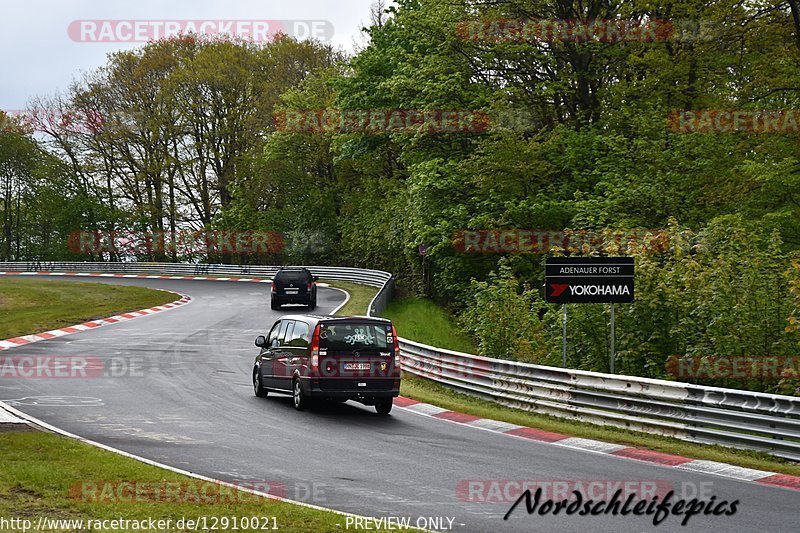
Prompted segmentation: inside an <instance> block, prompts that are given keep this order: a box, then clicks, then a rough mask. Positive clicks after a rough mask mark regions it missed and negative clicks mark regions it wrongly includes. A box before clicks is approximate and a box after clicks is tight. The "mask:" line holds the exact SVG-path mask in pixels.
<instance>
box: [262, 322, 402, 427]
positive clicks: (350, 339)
mask: <svg viewBox="0 0 800 533" xmlns="http://www.w3.org/2000/svg"><path fill="white" fill-rule="evenodd" d="M256 346H258V347H259V348H261V352H260V353H259V354H258V356H257V357H256V362H255V366H254V367H253V388H254V390H255V393H256V396H259V397H265V396H267V394H268V392H269V391H273V392H282V393H287V394H291V395H292V396H293V397H294V406H295V408H296V409H298V410H300V411H302V410H303V409H305V408H306V407H307V406H308V404H309V403H310V402H312V401H317V400H320V401H325V400H328V401H339V402H344V401H347V400H355V401H357V402H361V403H363V404H364V405H374V406H375V410H376V411H377V412H378V414H382V415H386V414H389V412H390V411H391V410H392V401H393V399H394V398H395V397H396V396H398V395H399V394H400V345H399V342H398V340H397V332H396V331H395V329H394V326H393V325H392V323H391V321H389V320H386V319H383V318H370V317H360V316H348V317H337V316H320V315H286V316H284V317H282V318H281V319H280V320H278V321H277V322H275V324H274V325H273V326H272V329H271V330H270V332H269V335H267V336H266V337H265V336H263V335H260V336H259V337H258V338H256Z"/></svg>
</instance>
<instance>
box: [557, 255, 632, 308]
mask: <svg viewBox="0 0 800 533" xmlns="http://www.w3.org/2000/svg"><path fill="white" fill-rule="evenodd" d="M545 299H546V300H547V301H548V302H551V303H561V304H566V303H629V302H632V301H633V258H632V257H548V258H547V261H546V263H545Z"/></svg>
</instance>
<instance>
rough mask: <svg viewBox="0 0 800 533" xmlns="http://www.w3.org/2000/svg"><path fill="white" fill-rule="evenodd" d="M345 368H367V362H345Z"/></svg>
mask: <svg viewBox="0 0 800 533" xmlns="http://www.w3.org/2000/svg"><path fill="white" fill-rule="evenodd" d="M344 369H345V370H369V363H345V364H344Z"/></svg>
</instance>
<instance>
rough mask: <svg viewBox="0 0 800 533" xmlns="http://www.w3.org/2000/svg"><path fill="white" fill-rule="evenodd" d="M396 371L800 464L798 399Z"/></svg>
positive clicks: (426, 361)
mask: <svg viewBox="0 0 800 533" xmlns="http://www.w3.org/2000/svg"><path fill="white" fill-rule="evenodd" d="M308 268H309V269H310V270H311V271H312V272H313V273H314V274H315V275H318V276H321V277H325V278H327V279H332V280H342V281H350V282H354V283H361V284H364V285H369V286H372V287H379V290H378V293H377V294H376V295H375V297H374V298H373V299H372V301H371V302H370V304H369V309H368V310H367V314H369V315H380V314H381V313H382V312H383V311H384V310H385V308H386V305H387V304H388V302H389V301H390V300H391V297H392V290H393V287H394V278H393V277H392V275H391V274H390V273H388V272H383V271H379V270H370V269H359V268H348V267H326V266H311V267H308ZM277 269H278V267H277V266H246V265H244V266H238V265H195V264H174V263H65V262H33V263H32V262H17V263H0V271H13V272H20V271H27V272H34V271H55V272H109V273H150V274H161V275H164V274H168V275H183V276H187V275H193V276H213V275H223V276H236V277H247V276H273V275H274V274H275V272H276V271H277ZM400 350H401V356H402V365H403V370H404V371H406V372H407V373H409V374H412V375H415V376H419V377H423V378H427V379H430V380H433V381H436V382H439V383H441V384H443V385H445V386H447V387H450V388H453V389H455V390H457V391H459V392H463V393H466V394H470V395H473V396H477V397H481V398H485V399H488V400H492V401H495V402H497V403H500V404H503V405H507V406H510V407H515V408H518V409H524V410H527V411H533V412H537V413H544V414H548V415H553V416H558V417H561V418H567V419H572V420H580V421H584V422H591V423H595V424H600V425H607V426H609V425H610V426H615V427H620V428H625V429H632V430H637V431H644V432H647V433H657V434H660V435H667V436H671V437H676V438H679V439H683V440H688V441H694V442H701V443H706V444H721V445H724V446H730V447H735V448H745V449H751V450H759V451H764V452H767V453H770V454H773V455H776V456H779V457H785V458H787V459H791V460H794V461H800V398H798V397H795V396H782V395H777V394H764V393H758V392H749V391H742V390H736V389H723V388H719V387H705V386H701V385H692V384H689V383H680V382H675V381H666V380H657V379H647V378H639V377H632V376H618V375H614V374H602V373H599V372H588V371H583V370H571V369H565V368H557V367H549V366H540V365H532V364H528V363H519V362H514V361H507V360H502V359H491V358H488V357H481V356H477V355H472V354H467V353H461V352H454V351H451V350H444V349H441V348H436V347H434V346H428V345H425V344H422V343H418V342H414V341H410V340H408V339H402V338H401V339H400Z"/></svg>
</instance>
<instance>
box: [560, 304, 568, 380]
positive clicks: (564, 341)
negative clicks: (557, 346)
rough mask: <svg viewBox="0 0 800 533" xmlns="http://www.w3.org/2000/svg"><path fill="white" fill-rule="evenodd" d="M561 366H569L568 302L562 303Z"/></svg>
mask: <svg viewBox="0 0 800 533" xmlns="http://www.w3.org/2000/svg"><path fill="white" fill-rule="evenodd" d="M561 312H562V315H563V316H562V318H561V367H562V368H567V304H561Z"/></svg>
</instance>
